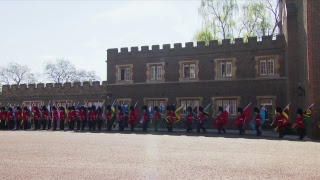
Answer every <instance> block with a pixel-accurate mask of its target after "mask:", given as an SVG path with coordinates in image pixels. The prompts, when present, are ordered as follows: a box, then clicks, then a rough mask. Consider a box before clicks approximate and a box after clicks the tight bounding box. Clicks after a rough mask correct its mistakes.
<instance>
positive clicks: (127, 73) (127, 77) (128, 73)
mask: <svg viewBox="0 0 320 180" xmlns="http://www.w3.org/2000/svg"><path fill="white" fill-rule="evenodd" d="M132 67H133V65H132V64H128V65H117V66H116V69H117V73H116V76H117V78H116V80H117V81H116V82H121V83H132Z"/></svg>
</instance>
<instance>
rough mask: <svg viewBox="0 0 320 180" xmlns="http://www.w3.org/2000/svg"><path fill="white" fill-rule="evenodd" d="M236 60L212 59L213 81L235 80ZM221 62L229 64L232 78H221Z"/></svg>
mask: <svg viewBox="0 0 320 180" xmlns="http://www.w3.org/2000/svg"><path fill="white" fill-rule="evenodd" d="M236 60H237V59H236V58H235V57H234V58H219V59H214V66H215V68H214V75H215V78H214V79H215V80H228V79H229V80H235V79H237V76H236V71H237V67H236ZM221 62H231V64H232V66H231V73H232V76H221V66H220V63H221Z"/></svg>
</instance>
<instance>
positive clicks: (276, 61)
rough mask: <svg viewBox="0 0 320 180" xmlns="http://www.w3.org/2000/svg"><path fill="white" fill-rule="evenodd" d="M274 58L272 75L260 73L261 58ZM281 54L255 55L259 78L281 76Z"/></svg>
mask: <svg viewBox="0 0 320 180" xmlns="http://www.w3.org/2000/svg"><path fill="white" fill-rule="evenodd" d="M269 59H273V60H274V64H273V66H274V70H273V72H274V73H273V74H272V75H260V61H261V60H269ZM279 60H280V56H279V55H268V56H255V70H256V77H257V78H275V77H277V78H278V77H280V64H279Z"/></svg>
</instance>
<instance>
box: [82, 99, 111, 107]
mask: <svg viewBox="0 0 320 180" xmlns="http://www.w3.org/2000/svg"><path fill="white" fill-rule="evenodd" d="M83 102H84V105H86V104H87V102H88V103H92V102H94V103H96V102H99V103H100V105H101V106H103V105H104V102H105V100H104V99H85V100H84V101H83ZM94 105H96V104H94ZM79 106H81V105H80V103H79ZM97 108H98V107H97Z"/></svg>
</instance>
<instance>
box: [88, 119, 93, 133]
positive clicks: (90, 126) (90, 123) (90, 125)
mask: <svg viewBox="0 0 320 180" xmlns="http://www.w3.org/2000/svg"><path fill="white" fill-rule="evenodd" d="M88 122H89V130H90V131H91V129H92V124H93V123H92V121H88Z"/></svg>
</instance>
